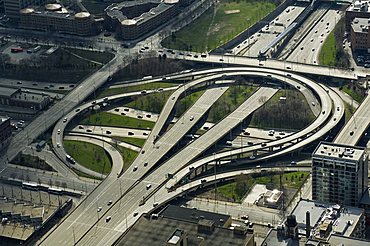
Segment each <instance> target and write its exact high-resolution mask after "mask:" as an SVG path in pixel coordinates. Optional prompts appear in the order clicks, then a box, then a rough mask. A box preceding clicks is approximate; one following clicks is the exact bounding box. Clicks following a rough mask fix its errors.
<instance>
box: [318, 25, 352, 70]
mask: <svg viewBox="0 0 370 246" xmlns="http://www.w3.org/2000/svg"><path fill="white" fill-rule="evenodd" d="M344 32H345V21H344V18H343V19H341V20H340V21H339V22H338V23H337V25H336V26H335V28H334V30H333V31H332V32H331V33H329V35H328V36H327V38H326V39H325V42H324V44H323V46H322V47H321V50H320V53H319V64H320V65H326V66H336V67H344V68H348V67H349V65H350V62H349V57H348V54H347V53H346V52H345V51H344V49H343V35H344Z"/></svg>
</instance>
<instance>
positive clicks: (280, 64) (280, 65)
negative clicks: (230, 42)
mask: <svg viewBox="0 0 370 246" xmlns="http://www.w3.org/2000/svg"><path fill="white" fill-rule="evenodd" d="M188 54H189V56H185V55H180V54H179V53H176V52H175V54H172V53H170V52H167V53H166V55H167V57H168V58H173V59H179V60H188V61H195V62H204V63H214V64H220V65H222V66H223V65H229V66H230V65H232V66H245V67H266V68H270V69H276V70H282V71H286V72H295V73H299V74H311V75H319V76H330V77H334V78H342V79H353V80H357V79H358V78H359V77H366V76H367V73H366V72H364V71H351V70H349V69H342V68H336V67H328V66H318V65H310V64H304V63H296V62H288V61H279V60H273V59H267V60H264V61H261V60H259V59H257V58H250V57H244V56H236V55H230V54H225V55H218V54H208V55H207V56H206V57H204V56H203V57H202V56H201V54H199V53H194V52H188Z"/></svg>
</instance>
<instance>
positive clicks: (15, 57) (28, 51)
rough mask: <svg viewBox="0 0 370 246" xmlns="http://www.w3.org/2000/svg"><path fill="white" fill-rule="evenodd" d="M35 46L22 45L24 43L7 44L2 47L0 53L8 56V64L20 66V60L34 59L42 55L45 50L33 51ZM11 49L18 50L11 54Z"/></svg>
mask: <svg viewBox="0 0 370 246" xmlns="http://www.w3.org/2000/svg"><path fill="white" fill-rule="evenodd" d="M35 47H37V45H31V44H24V43H11V42H9V43H8V44H7V45H5V46H4V47H2V50H1V53H2V54H7V55H9V56H10V63H12V64H20V63H21V60H24V59H30V58H32V59H34V58H35V56H36V57H38V56H39V55H40V54H41V53H43V52H44V51H45V50H46V48H44V47H41V48H40V49H39V50H37V51H36V50H34V48H35ZM12 48H19V49H18V50H17V51H16V52H14V51H13V52H12Z"/></svg>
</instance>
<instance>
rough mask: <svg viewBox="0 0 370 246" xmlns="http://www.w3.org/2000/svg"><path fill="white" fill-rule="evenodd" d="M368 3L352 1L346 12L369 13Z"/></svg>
mask: <svg viewBox="0 0 370 246" xmlns="http://www.w3.org/2000/svg"><path fill="white" fill-rule="evenodd" d="M369 5H370V4H369V1H363V0H362V1H358V0H357V1H353V3H352V4H351V5H350V6H349V7H348V9H347V11H352V12H369Z"/></svg>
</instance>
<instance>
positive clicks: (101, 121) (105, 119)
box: [80, 112, 155, 130]
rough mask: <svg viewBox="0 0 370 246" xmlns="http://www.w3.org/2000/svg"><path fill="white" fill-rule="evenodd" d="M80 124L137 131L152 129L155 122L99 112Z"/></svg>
mask: <svg viewBox="0 0 370 246" xmlns="http://www.w3.org/2000/svg"><path fill="white" fill-rule="evenodd" d="M80 124H83V125H97V126H113V127H127V128H136V129H145V130H146V129H152V128H153V127H154V124H155V123H154V122H151V121H147V120H140V119H136V118H132V117H128V116H122V115H116V114H112V113H107V112H99V113H95V114H92V115H89V116H88V117H86V118H85V119H83V120H82V121H81V122H80Z"/></svg>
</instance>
